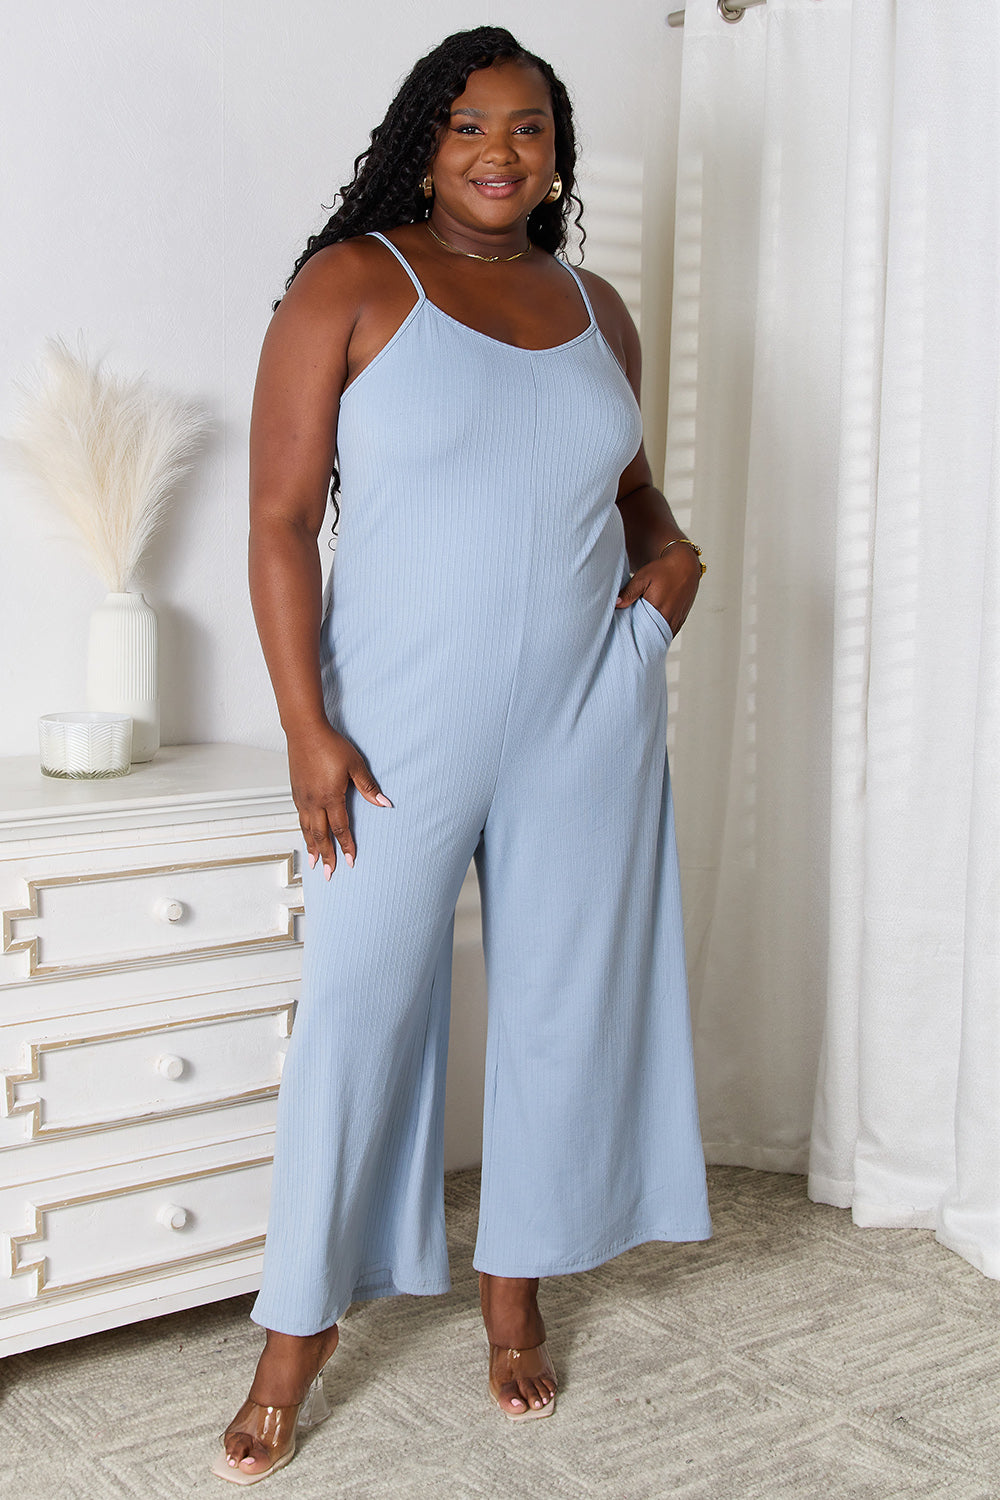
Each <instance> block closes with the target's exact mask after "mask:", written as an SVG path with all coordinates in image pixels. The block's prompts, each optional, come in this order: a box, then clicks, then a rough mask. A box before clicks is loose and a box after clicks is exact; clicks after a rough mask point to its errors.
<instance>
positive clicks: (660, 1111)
mask: <svg viewBox="0 0 1000 1500" xmlns="http://www.w3.org/2000/svg"><path fill="white" fill-rule="evenodd" d="M609 611H610V612H609V614H608V617H607V629H606V632H605V634H604V635H603V636H601V637H599V638H598V639H595V640H594V641H593V643H592V645H591V647H590V649H589V650H588V651H587V652H586V653H585V654H584V656H583V658H582V659H581V660H579V661H576V662H574V664H573V680H572V683H569V684H567V683H566V682H562V683H560V684H559V690H558V691H555V692H554V691H552V683H551V672H550V668H548V667H544V666H543V664H541V663H540V664H539V666H538V668H537V670H535V668H534V667H533V664H532V662H531V660H530V658H528V659H524V660H521V661H520V663H519V666H518V676H517V680H516V691H515V692H512V693H511V695H510V696H509V697H508V698H506V699H504V701H503V702H502V704H501V705H500V708H499V709H498V707H497V704H496V694H495V692H490V691H489V690H488V688H487V687H484V689H483V696H482V701H481V702H480V703H478V704H477V703H472V702H470V701H469V698H468V694H466V695H465V697H464V698H463V699H462V700H461V701H460V702H457V703H453V704H451V705H449V703H448V702H447V701H436V702H435V703H433V704H430V705H429V704H427V703H423V702H421V703H417V702H416V701H414V702H413V703H405V702H404V703H403V704H402V706H401V708H400V711H399V712H398V714H396V715H394V716H392V718H391V722H390V721H388V720H387V719H386V717H385V715H382V716H381V717H378V718H376V717H374V716H373V717H372V719H371V721H370V722H367V723H366V724H364V726H362V727H363V736H362V737H361V738H359V740H358V742H359V743H361V744H362V745H363V747H364V749H365V751H366V753H367V754H368V756H369V761H370V764H371V765H372V769H373V771H374V772H375V774H376V776H377V777H378V779H379V782H380V784H381V786H382V787H383V789H384V791H385V792H386V795H387V796H389V797H390V798H391V799H392V801H393V803H394V806H393V808H391V809H381V808H376V807H372V806H371V805H370V804H369V803H367V802H365V800H364V799H363V798H361V797H359V796H357V794H356V793H354V792H353V789H352V792H351V793H349V811H350V816H351V822H352V827H353V828H354V831H355V837H356V841H357V846H358V855H357V862H356V864H355V866H354V868H353V869H349V868H348V867H347V865H346V864H345V863H344V862H343V860H342V859H341V860H340V861H339V862H338V865H337V869H336V871H335V872H334V875H333V878H332V879H331V880H330V881H326V880H325V879H324V876H323V873H322V870H321V868H319V867H317V869H316V870H313V871H310V870H309V869H308V866H306V868H305V871H304V877H303V883H304V888H305V901H306V951H305V956H304V970H303V979H302V990H301V997H300V1000H299V1005H298V1009H297V1014H296V1018H295V1024H294V1028H293V1035H292V1040H291V1044H290V1047H289V1052H288V1057H287V1059H286V1066H285V1070H284V1075H283V1078H282V1084H281V1090H280V1095H279V1105H278V1125H277V1139H276V1156H275V1174H274V1185H273V1192H272V1203H271V1212H270V1219H269V1224H268V1234H267V1245H266V1252H265V1264H264V1277H263V1283H262V1287H261V1291H260V1295H259V1296H258V1298H257V1300H256V1303H255V1305H254V1309H253V1314H252V1315H253V1318H254V1320H255V1321H256V1322H258V1323H260V1324H262V1325H263V1326H265V1327H268V1328H272V1329H276V1330H279V1331H281V1332H285V1333H292V1334H307V1333H312V1332H316V1331H318V1330H319V1329H321V1328H324V1327H327V1326H328V1325H329V1324H331V1323H333V1322H335V1321H336V1320H337V1319H338V1318H339V1317H340V1316H341V1315H342V1314H343V1313H344V1311H345V1310H346V1308H347V1307H348V1305H349V1304H350V1303H351V1302H352V1301H354V1300H357V1299H363V1298H369V1297H378V1296H385V1295H389V1294H392V1293H396V1292H412V1293H437V1292H443V1291H446V1290H447V1289H448V1287H449V1285H450V1281H449V1271H448V1257H447V1248H446V1243H445V1233H444V1212H443V1108H444V1082H445V1067H446V1053H447V1038H448V1023H449V1005H450V987H451V952H452V936H453V923H454V912H455V904H456V901H457V899H458V894H459V890H460V887H461V885H462V881H463V879H464V877H465V874H466V871H467V869H468V865H469V861H470V859H471V858H475V861H476V866H477V873H478V876H479V884H480V891H481V898H482V909H483V934H484V947H485V956H486V966H487V986H488V997H489V1018H488V1036H487V1057H486V1101H485V1114H484V1139H483V1179H482V1195H481V1206H480V1222H479V1235H478V1241H477V1246H476V1253H475V1258H474V1263H475V1265H476V1267H477V1268H478V1269H480V1270H483V1271H487V1272H490V1273H492V1274H493V1275H502V1276H548V1275H555V1274H558V1273H562V1272H567V1271H573V1270H583V1269H587V1268H589V1267H592V1266H594V1265H597V1264H600V1263H601V1262H603V1261H605V1260H607V1259H609V1258H610V1257H611V1256H614V1255H617V1254H618V1253H619V1252H621V1251H623V1250H625V1249H628V1248H629V1247H630V1246H632V1245H636V1244H639V1243H642V1242H644V1241H646V1240H654V1239H662V1240H677V1241H680V1240H697V1239H704V1238H707V1237H708V1235H709V1234H710V1232H711V1225H710V1220H709V1214H708V1207H707V1202H706V1194H705V1173H704V1159H703V1154H702V1148H701V1141H700V1137H699V1132H698V1118H697V1106H696V1099H695V1088H694V1078H693V1068H692V1059H691V1038H690V1026H689V1019H688V1008H687V987H686V977H685V966H684V947H683V935H682V922H681V906H680V890H679V882H678V872H677V854H676V848H675V843H674V821H673V808H672V802H671V790H670V777H669V769H668V764H667V757H666V682H665V675H664V670H663V662H664V654H665V651H666V648H667V646H668V645H669V638H670V630H669V626H668V625H667V623H666V621H665V620H663V618H662V616H660V615H659V613H658V611H656V610H655V609H654V608H653V606H652V605H650V604H648V603H647V602H646V601H645V600H640V601H639V602H638V604H636V605H635V606H633V607H632V608H630V609H627V610H618V611H615V610H613V609H612V608H611V606H610V601H609ZM469 680H470V681H472V680H473V679H472V678H470V679H469ZM347 728H348V732H349V731H350V729H351V726H350V725H348V726H347Z"/></svg>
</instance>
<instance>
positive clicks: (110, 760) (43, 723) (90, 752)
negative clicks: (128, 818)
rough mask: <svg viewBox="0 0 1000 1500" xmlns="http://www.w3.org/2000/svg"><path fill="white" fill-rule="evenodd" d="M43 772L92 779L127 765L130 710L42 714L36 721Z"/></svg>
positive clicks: (114, 773)
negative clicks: (113, 712)
mask: <svg viewBox="0 0 1000 1500" xmlns="http://www.w3.org/2000/svg"><path fill="white" fill-rule="evenodd" d="M38 749H39V752H40V756H41V763H42V775H43V776H63V777H69V778H72V779H76V780H96V779H97V778H98V777H103V776H127V775H128V772H129V770H130V769H131V755H132V718H131V715H130V714H110V713H86V712H83V711H81V712H79V713H65V714H43V715H42V717H41V718H40V719H39V721H38Z"/></svg>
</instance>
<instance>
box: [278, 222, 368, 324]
mask: <svg viewBox="0 0 1000 1500" xmlns="http://www.w3.org/2000/svg"><path fill="white" fill-rule="evenodd" d="M385 254H386V252H385V250H384V249H383V247H382V246H381V245H379V243H378V241H377V240H374V239H372V238H371V237H370V236H369V235H364V234H359V235H356V236H355V237H354V238H352V239H349V240H339V241H338V242H337V243H336V244H335V245H324V246H323V248H322V250H317V251H315V252H314V253H313V254H312V255H310V257H309V259H308V260H307V261H306V263H305V265H304V266H303V267H302V269H301V271H299V272H298V273H297V275H296V276H295V279H294V280H293V282H292V284H291V286H290V287H289V288H288V290H287V291H286V293H285V296H284V298H283V299H282V305H284V303H285V302H287V301H289V300H291V301H292V302H293V303H295V304H297V305H299V306H301V307H302V308H303V309H304V310H307V311H309V312H310V313H313V314H316V313H322V312H323V311H324V310H328V311H330V312H333V313H338V312H340V313H342V312H343V310H344V308H345V307H346V306H350V307H355V308H356V307H357V306H359V305H360V304H361V303H362V302H363V301H364V300H365V298H366V297H367V296H368V295H369V294H370V292H371V290H372V287H373V281H374V280H377V278H378V276H379V273H380V271H381V270H382V267H383V264H384V262H383V259H382V257H383V256H384V255H385Z"/></svg>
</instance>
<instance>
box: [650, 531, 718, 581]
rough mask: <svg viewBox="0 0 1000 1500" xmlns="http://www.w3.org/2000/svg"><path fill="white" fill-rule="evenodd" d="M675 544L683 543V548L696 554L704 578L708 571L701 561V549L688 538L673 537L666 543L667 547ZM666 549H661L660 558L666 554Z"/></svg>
mask: <svg viewBox="0 0 1000 1500" xmlns="http://www.w3.org/2000/svg"><path fill="white" fill-rule="evenodd" d="M677 542H683V543H684V545H685V547H690V548H691V551H692V552H697V554H698V565H699V567H700V568H701V575H702V577H703V578H704V576H705V574H706V573H707V572H708V569H707V568H706V566H705V564H704V563H703V562H702V560H701V548H700V547H699V546H698V544H697V543H696V542H692V540H691V538H690V537H689V536H675V537H674V539H673V541H672V542H668V543H667V547H673V546H674V545H675V544H676V543H677ZM667 547H663V548H662V549H661V551H660V557H662V556H663V554H664V552H666V550H667ZM657 561H659V559H657Z"/></svg>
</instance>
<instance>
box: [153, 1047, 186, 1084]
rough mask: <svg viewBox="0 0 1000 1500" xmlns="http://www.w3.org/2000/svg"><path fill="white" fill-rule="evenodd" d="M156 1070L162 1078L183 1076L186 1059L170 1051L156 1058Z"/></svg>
mask: <svg viewBox="0 0 1000 1500" xmlns="http://www.w3.org/2000/svg"><path fill="white" fill-rule="evenodd" d="M156 1071H157V1072H158V1073H159V1074H160V1076H161V1077H162V1078H181V1077H183V1075H184V1059H183V1057H178V1056H177V1055H176V1054H175V1053H172V1052H169V1053H167V1055H166V1056H165V1057H158V1058H157V1059H156Z"/></svg>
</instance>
